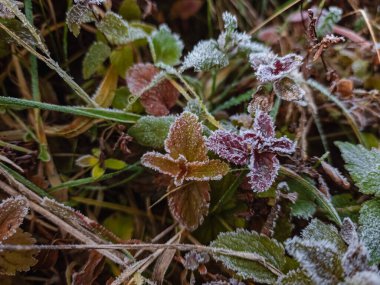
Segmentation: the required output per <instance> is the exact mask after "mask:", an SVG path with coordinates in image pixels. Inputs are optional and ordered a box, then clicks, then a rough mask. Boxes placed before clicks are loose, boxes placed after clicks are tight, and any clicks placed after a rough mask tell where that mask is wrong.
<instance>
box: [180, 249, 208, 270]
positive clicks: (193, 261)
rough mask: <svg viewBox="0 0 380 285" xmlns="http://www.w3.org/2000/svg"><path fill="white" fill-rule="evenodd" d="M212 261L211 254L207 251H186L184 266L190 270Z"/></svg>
mask: <svg viewBox="0 0 380 285" xmlns="http://www.w3.org/2000/svg"><path fill="white" fill-rule="evenodd" d="M209 261H210V256H209V255H208V254H207V253H205V252H196V251H194V250H192V251H190V252H188V253H186V255H185V262H184V264H183V265H184V266H185V268H186V269H189V270H192V271H194V270H196V269H198V267H199V265H201V264H204V263H207V262H209Z"/></svg>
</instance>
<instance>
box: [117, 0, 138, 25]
mask: <svg viewBox="0 0 380 285" xmlns="http://www.w3.org/2000/svg"><path fill="white" fill-rule="evenodd" d="M119 14H120V15H121V16H122V17H123V18H124V19H126V20H128V21H129V20H140V18H141V10H140V7H139V5H138V4H137V1H136V0H124V1H123V2H122V3H121V5H120V8H119Z"/></svg>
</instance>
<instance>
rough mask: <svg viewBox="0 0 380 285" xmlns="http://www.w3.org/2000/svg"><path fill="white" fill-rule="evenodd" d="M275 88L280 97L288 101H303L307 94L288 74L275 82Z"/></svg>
mask: <svg viewBox="0 0 380 285" xmlns="http://www.w3.org/2000/svg"><path fill="white" fill-rule="evenodd" d="M273 90H274V92H275V93H276V95H277V96H278V97H280V98H281V99H284V100H286V101H301V100H302V99H303V98H304V96H305V91H304V90H303V89H302V88H301V87H300V86H299V85H298V84H297V83H296V82H295V81H294V80H293V79H292V78H289V77H287V76H285V77H283V78H281V79H280V80H277V81H276V82H274V84H273Z"/></svg>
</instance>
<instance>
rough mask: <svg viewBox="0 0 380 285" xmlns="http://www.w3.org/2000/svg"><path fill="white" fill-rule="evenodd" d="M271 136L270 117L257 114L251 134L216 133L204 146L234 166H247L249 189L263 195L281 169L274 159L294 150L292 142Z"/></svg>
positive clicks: (259, 112)
mask: <svg viewBox="0 0 380 285" xmlns="http://www.w3.org/2000/svg"><path fill="white" fill-rule="evenodd" d="M274 135H275V132H274V123H273V121H272V119H271V117H270V116H269V115H268V114H266V113H264V112H261V111H258V112H257V114H256V117H255V121H254V124H253V130H243V131H241V132H240V134H239V135H238V134H233V133H230V132H227V131H220V130H218V131H216V132H214V133H213V134H212V135H211V136H210V137H209V138H208V141H207V146H208V148H209V149H210V150H212V151H214V152H215V153H217V154H218V155H219V156H220V157H222V158H224V159H227V160H228V161H230V162H232V163H234V164H237V165H244V164H249V165H248V166H249V169H250V172H249V174H248V177H249V181H250V184H251V185H252V189H253V190H254V191H259V192H262V191H266V190H268V189H269V187H270V186H271V185H272V183H273V182H274V179H275V178H276V176H277V173H278V170H279V167H280V165H279V161H278V159H277V158H276V155H277V154H283V153H285V154H290V153H292V152H294V149H295V145H294V143H293V142H292V141H290V140H289V139H287V138H285V137H282V138H279V139H277V138H275V137H274Z"/></svg>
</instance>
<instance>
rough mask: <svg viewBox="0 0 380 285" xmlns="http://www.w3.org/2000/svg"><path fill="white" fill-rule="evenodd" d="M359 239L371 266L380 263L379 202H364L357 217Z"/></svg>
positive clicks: (375, 200)
mask: <svg viewBox="0 0 380 285" xmlns="http://www.w3.org/2000/svg"><path fill="white" fill-rule="evenodd" d="M359 225H360V227H359V232H360V238H361V240H362V242H363V243H364V245H365V246H366V247H367V249H368V251H369V255H370V262H371V263H372V264H378V263H380V239H379V237H380V200H379V199H373V200H370V201H368V202H365V203H364V204H363V206H362V208H361V209H360V216H359Z"/></svg>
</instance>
